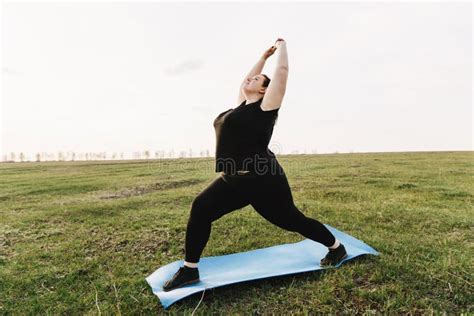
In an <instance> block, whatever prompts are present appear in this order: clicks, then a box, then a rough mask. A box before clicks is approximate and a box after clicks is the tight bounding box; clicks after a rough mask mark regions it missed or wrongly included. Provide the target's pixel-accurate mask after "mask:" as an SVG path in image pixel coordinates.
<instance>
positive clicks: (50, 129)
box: [1, 2, 473, 156]
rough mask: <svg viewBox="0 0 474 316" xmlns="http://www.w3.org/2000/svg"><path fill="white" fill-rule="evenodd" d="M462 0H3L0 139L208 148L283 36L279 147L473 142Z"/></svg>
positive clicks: (91, 147) (65, 146)
mask: <svg viewBox="0 0 474 316" xmlns="http://www.w3.org/2000/svg"><path fill="white" fill-rule="evenodd" d="M471 6H472V4H471V3H469V2H464V3H447V2H445V3H426V2H425V3H406V2H399V3H396V2H385V3H384V2H379V3H375V2H366V3H348V2H346V3H341V2H340V3H324V2H315V3H290V2H288V3H283V2H277V3H268V2H254V3H251V2H242V3H211V2H202V3H168V2H162V3H159V2H157V3H151V2H142V3H119V2H116V3H113V2H112V3H91V2H89V3H44V4H42V3H9V4H4V5H3V14H2V26H3V27H2V52H3V59H2V88H3V91H2V92H3V93H2V121H1V132H2V138H1V140H2V146H1V150H2V153H3V154H6V153H9V152H21V151H22V152H25V153H27V154H28V155H31V156H33V155H34V153H36V152H45V151H46V152H57V151H76V152H89V151H107V152H114V151H118V152H120V151H123V152H133V151H142V150H147V149H148V150H150V151H152V152H153V151H156V150H165V151H167V152H168V151H169V150H171V149H173V150H174V151H175V152H179V151H181V150H185V151H189V149H191V150H193V152H194V153H195V154H196V155H197V154H198V153H199V151H201V150H205V149H209V150H210V153H211V155H214V149H215V147H214V146H215V133H214V128H213V125H212V123H213V120H214V118H215V117H216V116H217V115H218V114H219V113H221V112H223V111H225V110H227V109H229V108H232V107H236V106H237V104H236V103H237V96H238V92H239V91H238V89H239V85H240V83H241V81H242V80H243V78H244V76H245V75H246V74H247V72H248V71H249V70H250V68H251V67H252V66H253V65H254V64H255V63H256V62H257V60H258V58H259V57H260V56H261V55H262V54H263V52H264V51H265V50H266V49H267V48H269V47H270V46H271V45H273V43H274V41H275V40H276V39H277V38H278V37H281V38H284V39H285V40H286V41H287V48H288V56H289V68H290V71H289V78H288V86H287V90H286V95H285V97H284V100H283V104H282V107H281V109H280V111H279V112H280V116H279V119H278V121H277V124H276V125H275V129H274V133H273V138H272V141H271V143H270V148H271V149H272V150H273V151H274V152H275V153H276V154H277V155H278V154H286V153H292V152H294V151H295V150H299V151H300V152H303V151H304V150H306V151H307V152H308V153H310V152H312V151H314V150H316V151H317V152H318V153H326V152H335V151H338V152H350V151H354V152H382V151H426V150H430V151H431V150H433V151H438V150H472V149H473V144H472V132H473V129H472V17H471V12H472V8H471ZM277 53H278V51H277V52H276V53H275V54H277ZM275 57H276V55H274V56H273V57H271V58H270V59H269V60H268V61H267V64H266V66H265V68H264V71H263V73H265V74H267V75H268V76H269V77H272V76H273V70H274V66H275V63H274V62H275V60H276V58H275Z"/></svg>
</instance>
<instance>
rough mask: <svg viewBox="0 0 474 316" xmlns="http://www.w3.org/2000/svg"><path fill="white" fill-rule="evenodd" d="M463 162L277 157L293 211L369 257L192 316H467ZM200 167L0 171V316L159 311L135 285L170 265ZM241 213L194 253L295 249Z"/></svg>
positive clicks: (235, 293) (68, 165)
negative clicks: (367, 249)
mask: <svg viewBox="0 0 474 316" xmlns="http://www.w3.org/2000/svg"><path fill="white" fill-rule="evenodd" d="M473 158H474V153H473V152H413V153H366V154H362V153H353V154H327V155H301V156H283V155H282V156H279V157H278V160H279V161H280V163H281V165H282V166H283V168H284V169H285V172H286V174H287V176H288V181H289V183H290V186H291V188H292V192H293V197H294V200H295V204H296V205H297V206H298V208H299V209H300V210H301V211H302V212H303V213H305V214H306V215H307V216H310V217H313V218H316V219H318V220H319V221H321V222H323V223H327V224H329V225H331V226H334V227H336V228H337V229H339V230H342V231H344V232H346V233H348V234H351V235H353V236H355V237H356V238H359V239H361V240H363V241H364V242H366V243H368V244H369V245H371V246H372V247H374V248H375V249H377V250H378V251H379V252H380V253H381V254H380V256H378V257H375V256H362V257H360V258H357V259H355V260H352V261H349V262H347V263H345V264H343V265H342V266H341V267H340V268H338V269H328V270H324V271H318V272H310V273H302V274H294V275H289V276H283V277H276V278H270V279H264V280H255V281H251V282H245V283H240V284H235V285H230V286H225V287H220V288H216V289H212V290H208V291H206V292H205V295H204V299H203V301H202V302H201V304H200V305H199V308H198V310H197V314H203V315H207V314H210V313H212V314H214V313H215V314H228V313H232V314H236V313H237V314H262V313H264V314H279V315H283V314H290V313H298V314H305V313H341V312H343V313H374V312H376V313H390V314H403V313H412V314H424V313H433V312H435V313H438V312H441V313H443V312H446V313H449V314H452V313H456V314H460V313H473V312H474V308H473V301H474V300H473V280H472V275H473V269H472V267H473V260H472V258H473V256H472V254H473V253H474V252H473V228H474V227H473V226H474V225H473V220H474V216H473V215H474V214H473V208H472V202H473V195H474V192H473V191H474V190H473V166H474V160H473ZM213 164H214V159H213V158H196V159H174V160H172V159H170V160H163V161H156V160H153V161H120V162H111V161H104V162H99V161H95V162H44V163H3V164H0V179H1V181H0V216H1V224H0V313H1V314H37V313H40V314H89V313H91V314H96V313H97V314H98V313H99V310H100V312H101V313H106V314H111V313H113V314H120V313H123V314H138V313H153V314H156V313H160V314H167V313H179V314H181V313H191V312H192V311H193V309H194V308H195V307H196V305H197V304H198V302H199V300H200V298H201V295H202V293H196V294H194V295H193V296H190V297H188V298H185V299H184V300H182V301H180V302H177V303H175V304H174V305H172V306H171V307H170V308H169V310H167V311H165V310H164V309H163V308H162V306H161V304H160V303H159V301H158V297H156V296H155V295H154V294H153V293H152V292H151V289H150V288H149V286H148V284H147V283H146V281H145V277H146V276H148V275H149V274H150V273H152V272H153V271H155V270H156V269H157V268H159V267H160V266H162V265H165V264H168V263H170V262H172V261H175V260H181V259H183V258H184V237H185V229H186V224H187V220H188V216H189V211H190V204H191V202H192V200H193V198H194V197H195V196H196V195H197V194H198V193H199V192H200V191H201V190H203V189H204V188H205V187H206V186H207V185H208V184H209V183H210V182H211V181H212V180H213V179H214V178H215V177H217V176H218V174H216V173H214V172H213V168H214V165H213ZM303 239H304V237H303V236H301V235H299V234H297V233H294V232H288V231H285V230H282V229H280V228H278V227H276V226H274V225H272V224H270V223H268V222H266V221H265V219H263V218H262V217H260V216H259V215H258V214H257V213H256V212H255V211H254V210H253V209H252V208H251V206H247V207H245V208H243V209H241V210H238V211H235V212H233V213H230V214H228V215H226V216H224V217H223V218H221V219H219V220H217V221H215V222H214V224H213V228H212V233H211V238H210V240H209V242H208V244H207V246H206V248H205V250H204V253H203V256H215V255H223V254H229V253H234V252H241V251H247V250H251V249H255V248H263V247H269V246H273V245H277V244H281V243H289V242H297V241H300V240H303Z"/></svg>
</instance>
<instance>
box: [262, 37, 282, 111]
mask: <svg viewBox="0 0 474 316" xmlns="http://www.w3.org/2000/svg"><path fill="white" fill-rule="evenodd" d="M275 45H276V46H277V51H278V57H277V64H276V68H275V72H274V74H273V78H272V80H271V81H270V84H269V85H268V88H267V90H266V92H265V96H264V97H263V100H262V104H261V105H260V107H261V108H262V110H264V111H270V110H275V109H277V108H279V107H280V106H281V103H282V101H283V97H284V96H285V91H286V83H287V81H288V70H289V67H288V53H287V50H286V42H285V41H284V40H283V39H278V40H277V42H276V44H275Z"/></svg>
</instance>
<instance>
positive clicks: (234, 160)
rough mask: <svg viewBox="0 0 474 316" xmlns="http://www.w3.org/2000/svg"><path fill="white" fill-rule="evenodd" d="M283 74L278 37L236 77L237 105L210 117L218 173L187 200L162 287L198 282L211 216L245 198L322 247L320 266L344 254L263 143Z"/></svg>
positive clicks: (245, 202) (278, 99)
mask: <svg viewBox="0 0 474 316" xmlns="http://www.w3.org/2000/svg"><path fill="white" fill-rule="evenodd" d="M276 50H278V52H279V54H278V60H277V65H276V69H275V73H274V76H273V80H270V79H269V78H268V77H267V76H266V75H264V74H262V73H261V71H262V69H263V66H264V64H265V61H266V59H267V58H268V57H270V56H271V55H273V53H274V52H275V51H276ZM287 78H288V55H287V50H286V42H285V41H284V40H283V39H281V38H279V39H278V40H277V41H276V42H275V46H272V47H271V48H269V49H268V50H267V51H265V53H264V54H263V55H262V57H261V58H260V59H259V61H258V62H257V64H256V65H255V66H254V67H253V68H252V70H251V71H250V73H249V74H248V75H247V77H246V78H245V80H244V81H243V82H242V84H241V86H240V91H239V97H238V100H237V103H238V104H239V106H237V107H236V108H235V109H234V108H231V109H229V110H227V111H224V112H222V113H220V114H219V115H218V116H217V117H216V119H215V120H214V128H215V132H216V166H215V171H216V172H221V174H220V176H219V177H217V178H216V179H214V181H213V182H211V183H210V184H209V185H208V187H207V188H205V189H204V190H203V191H202V192H201V193H199V194H198V195H197V196H196V197H195V198H194V200H193V202H192V206H191V213H190V217H189V221H188V224H187V228H186V240H185V260H184V264H183V266H182V267H180V268H179V270H178V271H177V272H176V273H175V274H174V275H173V277H172V278H171V279H170V280H168V281H167V282H166V283H165V284H164V286H163V289H164V290H165V291H170V290H173V289H175V288H178V287H181V286H182V285H185V284H191V283H195V282H199V271H198V267H197V263H198V262H199V258H200V256H201V253H202V251H203V250H204V247H205V246H206V244H207V241H208V239H209V236H210V233H211V224H212V222H213V221H215V220H217V219H219V218H220V217H222V216H223V215H225V214H228V213H230V212H232V211H234V210H237V209H241V208H243V207H245V206H247V205H249V204H250V205H252V207H253V208H254V209H255V210H256V211H257V212H258V213H259V214H260V215H262V216H263V217H264V218H265V219H267V220H268V221H270V222H271V223H273V224H275V225H277V226H279V227H280V228H283V229H285V230H288V231H293V232H298V233H300V234H301V235H303V236H305V237H306V238H309V239H312V240H314V241H316V242H319V243H321V244H323V245H325V246H326V247H328V249H329V251H328V253H327V255H326V256H325V257H324V258H323V259H322V260H321V262H320V265H321V266H325V265H331V264H337V263H338V262H340V261H341V260H342V259H344V258H345V257H346V256H347V253H346V250H345V248H344V245H342V243H340V242H339V241H338V240H337V239H336V238H335V237H334V235H333V234H332V233H331V232H330V231H329V230H328V229H327V228H326V227H325V226H324V225H323V224H322V223H320V222H319V221H317V220H315V219H312V218H309V217H306V216H305V215H304V214H303V213H301V212H300V211H299V210H298V208H297V207H296V206H295V204H294V203H293V197H292V194H291V190H290V187H289V185H288V181H287V178H286V175H285V172H284V170H283V168H282V167H281V166H280V164H279V163H278V161H277V159H276V157H275V154H274V153H273V152H272V151H271V150H270V149H269V148H268V144H269V142H270V138H271V136H272V132H273V126H274V124H275V121H276V119H277V116H278V110H279V109H280V106H281V104H282V100H283V96H284V94H285V90H286V82H287ZM270 81H271V82H270Z"/></svg>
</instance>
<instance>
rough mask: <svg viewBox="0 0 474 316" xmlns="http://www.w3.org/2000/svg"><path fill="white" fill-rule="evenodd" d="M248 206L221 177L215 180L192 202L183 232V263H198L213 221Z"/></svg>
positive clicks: (232, 186) (234, 188) (235, 190)
mask: <svg viewBox="0 0 474 316" xmlns="http://www.w3.org/2000/svg"><path fill="white" fill-rule="evenodd" d="M249 203H250V202H249V199H248V197H247V196H246V195H245V194H244V193H243V191H242V190H240V188H239V187H238V186H235V185H232V184H230V183H228V182H226V181H225V180H224V179H223V177H222V175H221V176H219V177H218V178H216V179H214V181H212V182H211V183H210V184H209V185H208V186H207V188H205V189H204V190H203V191H202V192H201V193H199V194H198V195H197V196H196V197H195V198H194V200H193V202H192V205H191V213H190V216H189V220H188V224H187V228H186V240H185V261H187V262H190V263H197V262H199V258H200V257H201V254H202V252H203V250H204V248H205V247H206V244H207V242H208V240H209V237H210V234H211V227H212V222H213V221H215V220H217V219H219V218H221V217H222V216H223V215H225V214H227V213H230V212H232V211H234V210H237V209H240V208H243V207H245V206H246V205H248V204H249Z"/></svg>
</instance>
